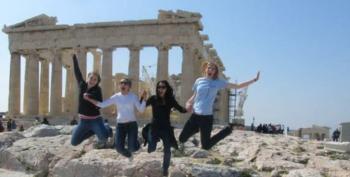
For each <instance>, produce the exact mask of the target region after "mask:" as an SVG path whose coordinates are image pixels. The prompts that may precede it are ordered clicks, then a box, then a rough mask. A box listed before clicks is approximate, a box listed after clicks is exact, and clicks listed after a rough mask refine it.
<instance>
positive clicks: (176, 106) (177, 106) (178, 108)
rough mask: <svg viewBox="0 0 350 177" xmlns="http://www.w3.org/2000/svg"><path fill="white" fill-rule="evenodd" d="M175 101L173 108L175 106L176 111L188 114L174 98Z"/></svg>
mask: <svg viewBox="0 0 350 177" xmlns="http://www.w3.org/2000/svg"><path fill="white" fill-rule="evenodd" d="M173 99H174V100H173V106H174V108H175V109H177V110H178V111H179V112H181V113H186V112H187V110H186V109H185V108H184V107H182V106H181V105H179V103H178V102H177V101H176V99H175V98H173Z"/></svg>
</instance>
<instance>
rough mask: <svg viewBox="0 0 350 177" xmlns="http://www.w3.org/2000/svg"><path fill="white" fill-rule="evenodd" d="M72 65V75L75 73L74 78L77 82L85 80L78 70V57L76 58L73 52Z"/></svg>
mask: <svg viewBox="0 0 350 177" xmlns="http://www.w3.org/2000/svg"><path fill="white" fill-rule="evenodd" d="M73 66H74V67H73V68H74V75H75V78H76V79H77V82H78V84H80V83H81V82H85V81H84V79H83V75H82V74H81V72H80V69H79V63H78V59H77V56H76V55H75V54H74V55H73Z"/></svg>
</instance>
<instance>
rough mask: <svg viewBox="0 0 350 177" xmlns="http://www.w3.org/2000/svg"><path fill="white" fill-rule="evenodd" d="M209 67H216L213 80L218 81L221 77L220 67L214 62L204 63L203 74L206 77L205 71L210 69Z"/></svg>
mask: <svg viewBox="0 0 350 177" xmlns="http://www.w3.org/2000/svg"><path fill="white" fill-rule="evenodd" d="M209 66H214V68H215V70H216V71H215V73H214V75H213V79H217V78H218V77H219V67H218V65H217V64H216V63H215V62H213V61H207V62H204V63H203V64H202V73H203V75H204V76H205V75H206V73H205V71H206V69H207V68H208V67H209Z"/></svg>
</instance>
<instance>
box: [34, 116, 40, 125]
mask: <svg viewBox="0 0 350 177" xmlns="http://www.w3.org/2000/svg"><path fill="white" fill-rule="evenodd" d="M40 124H41V122H40V118H39V117H35V120H34V122H33V126H37V125H40Z"/></svg>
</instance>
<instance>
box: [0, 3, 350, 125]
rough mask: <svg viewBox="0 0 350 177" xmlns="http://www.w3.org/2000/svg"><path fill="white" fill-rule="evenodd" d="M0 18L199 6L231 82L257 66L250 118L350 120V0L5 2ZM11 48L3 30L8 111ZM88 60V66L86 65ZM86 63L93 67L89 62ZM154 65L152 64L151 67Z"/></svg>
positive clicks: (76, 19)
mask: <svg viewBox="0 0 350 177" xmlns="http://www.w3.org/2000/svg"><path fill="white" fill-rule="evenodd" d="M0 8H1V10H0V25H4V24H6V25H11V24H14V23H17V22H20V21H22V20H25V19H28V18H30V17H33V16H36V15H38V14H41V13H45V14H47V15H49V16H56V17H57V18H58V23H59V24H74V23H85V22H101V21H120V20H138V19H152V18H156V17H157V14H158V10H159V9H165V10H176V9H183V10H188V11H195V12H200V13H201V14H202V16H203V18H202V22H203V24H204V30H203V32H202V33H203V34H208V35H209V41H210V42H211V43H213V44H214V47H215V48H216V49H217V51H218V54H219V56H220V57H221V58H222V60H223V63H224V65H225V66H226V71H225V74H226V75H227V76H229V77H231V78H232V79H231V81H235V80H237V81H239V82H240V81H244V80H247V79H250V78H252V77H253V76H254V75H255V73H256V72H257V71H258V70H260V71H261V80H260V81H259V82H258V83H256V84H255V85H252V86H251V87H250V88H249V92H248V94H249V97H248V99H247V102H246V105H245V106H246V107H245V113H246V114H245V115H246V122H247V123H248V124H249V123H251V121H252V117H253V116H255V118H256V122H258V123H260V122H262V123H265V122H266V123H269V122H272V123H284V124H286V125H289V126H290V127H292V128H298V127H307V126H311V125H312V124H318V125H325V126H330V127H332V128H334V127H336V126H337V125H338V124H339V123H340V122H345V121H350V109H349V108H350V94H349V91H350V78H349V75H350V33H349V32H350V20H349V19H350V1H346V0H334V1H329V0H308V1H303V0H284V1H281V0H240V1H236V0H223V1H209V0H206V1H204V0H203V1H199V0H176V1H175V0H174V1H171V0H163V1H161V0H157V1H156V0H151V1H146V0H144V1H141V0H139V1H132V0H124V1H117V0H114V1H112V0H111V1H101V0H100V1H98V0H84V1H83V0H76V1H72V0H71V1H68V0H61V1H53V0H32V1H19V0H12V1H4V2H2V4H1V7H0ZM127 52H128V51H127V50H126V49H118V50H117V51H116V52H115V53H114V57H115V58H116V59H114V62H115V63H116V64H115V68H114V69H113V71H114V72H118V71H122V72H125V70H124V68H127V63H128V53H127ZM156 57H157V53H156V50H155V49H154V48H146V49H144V50H142V53H141V64H142V65H153V64H155V63H156ZM9 59H10V56H9V51H8V41H7V36H6V35H5V34H4V33H1V34H0V75H1V77H0V83H1V87H0V92H1V93H2V94H3V96H1V98H0V111H6V110H7V101H8V75H9ZM179 61H181V50H180V49H179V48H173V49H172V50H171V51H170V65H171V66H174V67H170V72H171V73H178V72H179V71H180V65H179V63H180V62H179ZM90 66H91V65H90ZM88 68H91V67H88ZM154 71H155V67H153V68H152V69H151V71H150V72H151V73H152V72H154Z"/></svg>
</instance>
